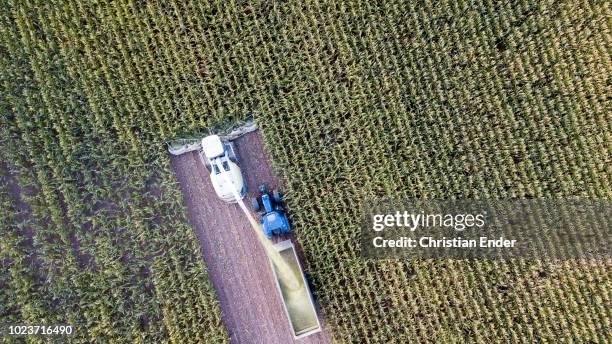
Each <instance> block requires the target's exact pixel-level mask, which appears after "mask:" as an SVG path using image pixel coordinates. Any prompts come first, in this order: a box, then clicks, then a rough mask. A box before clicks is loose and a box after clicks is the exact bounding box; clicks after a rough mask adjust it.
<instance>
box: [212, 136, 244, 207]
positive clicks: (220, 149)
mask: <svg viewBox="0 0 612 344" xmlns="http://www.w3.org/2000/svg"><path fill="white" fill-rule="evenodd" d="M202 152H203V153H204V157H203V159H202V160H204V162H205V164H206V167H207V168H208V169H209V170H210V180H211V181H212V185H213V188H214V189H215V192H216V193H217V196H219V198H221V199H222V200H224V201H225V202H228V203H236V202H238V200H237V199H236V197H234V190H237V191H238V194H239V196H240V199H242V198H244V195H246V191H247V190H246V184H245V183H244V179H243V178H242V172H241V170H240V166H238V158H237V156H236V153H235V151H234V146H233V145H232V144H231V142H223V141H222V140H221V138H220V137H219V136H218V135H210V136H207V137H205V138H203V139H202Z"/></svg>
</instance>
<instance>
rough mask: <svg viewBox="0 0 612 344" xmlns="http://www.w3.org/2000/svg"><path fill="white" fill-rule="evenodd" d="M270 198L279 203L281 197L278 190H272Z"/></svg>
mask: <svg viewBox="0 0 612 344" xmlns="http://www.w3.org/2000/svg"><path fill="white" fill-rule="evenodd" d="M272 199H273V200H274V202H276V203H278V204H281V202H282V201H283V200H282V199H281V195H280V192H278V190H274V192H273V193H272Z"/></svg>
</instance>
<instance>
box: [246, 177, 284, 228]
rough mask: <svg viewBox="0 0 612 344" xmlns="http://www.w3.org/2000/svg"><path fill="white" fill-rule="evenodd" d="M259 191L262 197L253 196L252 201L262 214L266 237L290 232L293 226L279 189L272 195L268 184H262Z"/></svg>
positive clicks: (254, 208) (254, 207)
mask: <svg viewBox="0 0 612 344" xmlns="http://www.w3.org/2000/svg"><path fill="white" fill-rule="evenodd" d="M259 193H260V197H253V199H252V200H251V202H252V206H253V210H255V212H257V213H258V214H260V215H261V225H262V227H263V231H264V234H265V235H266V237H268V239H269V238H272V236H273V235H279V234H282V233H289V231H290V230H291V227H290V226H289V220H288V219H287V215H286V214H285V209H284V208H283V206H282V199H281V197H280V193H279V192H278V190H274V192H273V193H272V195H270V194H269V193H268V189H267V187H266V185H263V184H262V185H260V186H259ZM260 201H261V202H260ZM260 203H261V204H260ZM262 205H263V209H262V207H261V206H262Z"/></svg>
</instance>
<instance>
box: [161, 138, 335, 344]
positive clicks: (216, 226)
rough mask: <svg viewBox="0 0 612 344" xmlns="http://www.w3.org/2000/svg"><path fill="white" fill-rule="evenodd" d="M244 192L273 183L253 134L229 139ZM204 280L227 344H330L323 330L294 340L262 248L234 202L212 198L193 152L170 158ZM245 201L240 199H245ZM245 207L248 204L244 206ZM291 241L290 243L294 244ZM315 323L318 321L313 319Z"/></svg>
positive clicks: (261, 143)
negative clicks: (203, 266)
mask: <svg viewBox="0 0 612 344" xmlns="http://www.w3.org/2000/svg"><path fill="white" fill-rule="evenodd" d="M234 143H235V145H236V148H237V154H238V155H239V157H240V163H241V167H242V171H243V174H244V177H245V181H246V183H247V187H248V190H249V196H251V195H255V194H256V192H257V186H258V185H259V184H261V183H267V184H268V186H269V188H270V190H271V189H272V188H275V187H277V186H278V184H279V181H278V179H277V178H276V176H275V175H274V173H273V171H272V168H271V167H270V164H269V160H268V158H267V155H266V153H265V151H264V147H263V142H262V139H261V136H260V135H259V131H255V132H252V133H249V134H246V135H244V136H242V137H240V138H238V139H237V140H235V141H234ZM172 165H173V168H174V170H175V172H176V176H177V178H178V181H179V183H180V186H181V190H182V191H183V195H184V197H185V204H186V206H187V208H188V214H189V221H190V222H191V224H192V225H193V227H194V228H195V232H196V235H197V237H198V240H199V242H200V247H201V251H202V254H203V256H204V260H205V262H206V265H207V267H208V273H209V275H210V279H211V280H212V283H213V285H214V287H215V289H216V291H217V296H218V298H219V303H220V306H221V310H222V312H223V320H224V322H225V325H226V327H227V329H228V331H229V334H230V338H231V342H232V343H262V344H275V343H278V344H287V343H331V340H330V337H329V335H328V333H327V331H326V330H325V328H324V330H323V331H322V332H320V333H317V334H314V335H311V336H308V337H306V338H302V339H299V340H294V339H293V337H292V334H291V329H290V324H289V320H288V319H287V315H286V314H285V312H284V310H283V306H282V303H281V299H280V294H279V292H278V290H277V289H276V286H275V284H274V279H273V275H272V270H271V267H270V264H269V262H268V259H267V257H266V255H265V253H264V250H263V248H262V247H261V245H260V244H259V242H258V240H257V237H256V234H255V233H254V232H253V229H251V227H250V225H249V222H248V221H247V219H246V218H245V216H244V214H243V213H242V211H241V210H240V209H239V207H238V205H236V204H227V203H224V202H223V201H221V200H220V199H218V198H217V196H216V195H215V192H214V190H213V187H212V185H211V183H210V179H209V176H208V171H207V170H206V167H205V166H204V165H203V164H202V162H201V160H200V158H199V157H198V155H197V153H194V152H192V153H187V154H183V155H181V156H178V157H174V156H173V157H172ZM249 199H250V198H245V201H248V200H249ZM246 203H247V204H248V203H249V202H246ZM294 243H295V241H294ZM319 320H320V321H321V325H322V326H324V324H323V319H321V318H320V317H319Z"/></svg>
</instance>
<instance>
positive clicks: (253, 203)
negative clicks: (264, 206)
mask: <svg viewBox="0 0 612 344" xmlns="http://www.w3.org/2000/svg"><path fill="white" fill-rule="evenodd" d="M251 206H253V210H255V212H256V213H258V212H259V209H260V208H259V201H258V200H257V197H253V198H252V199H251Z"/></svg>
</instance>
